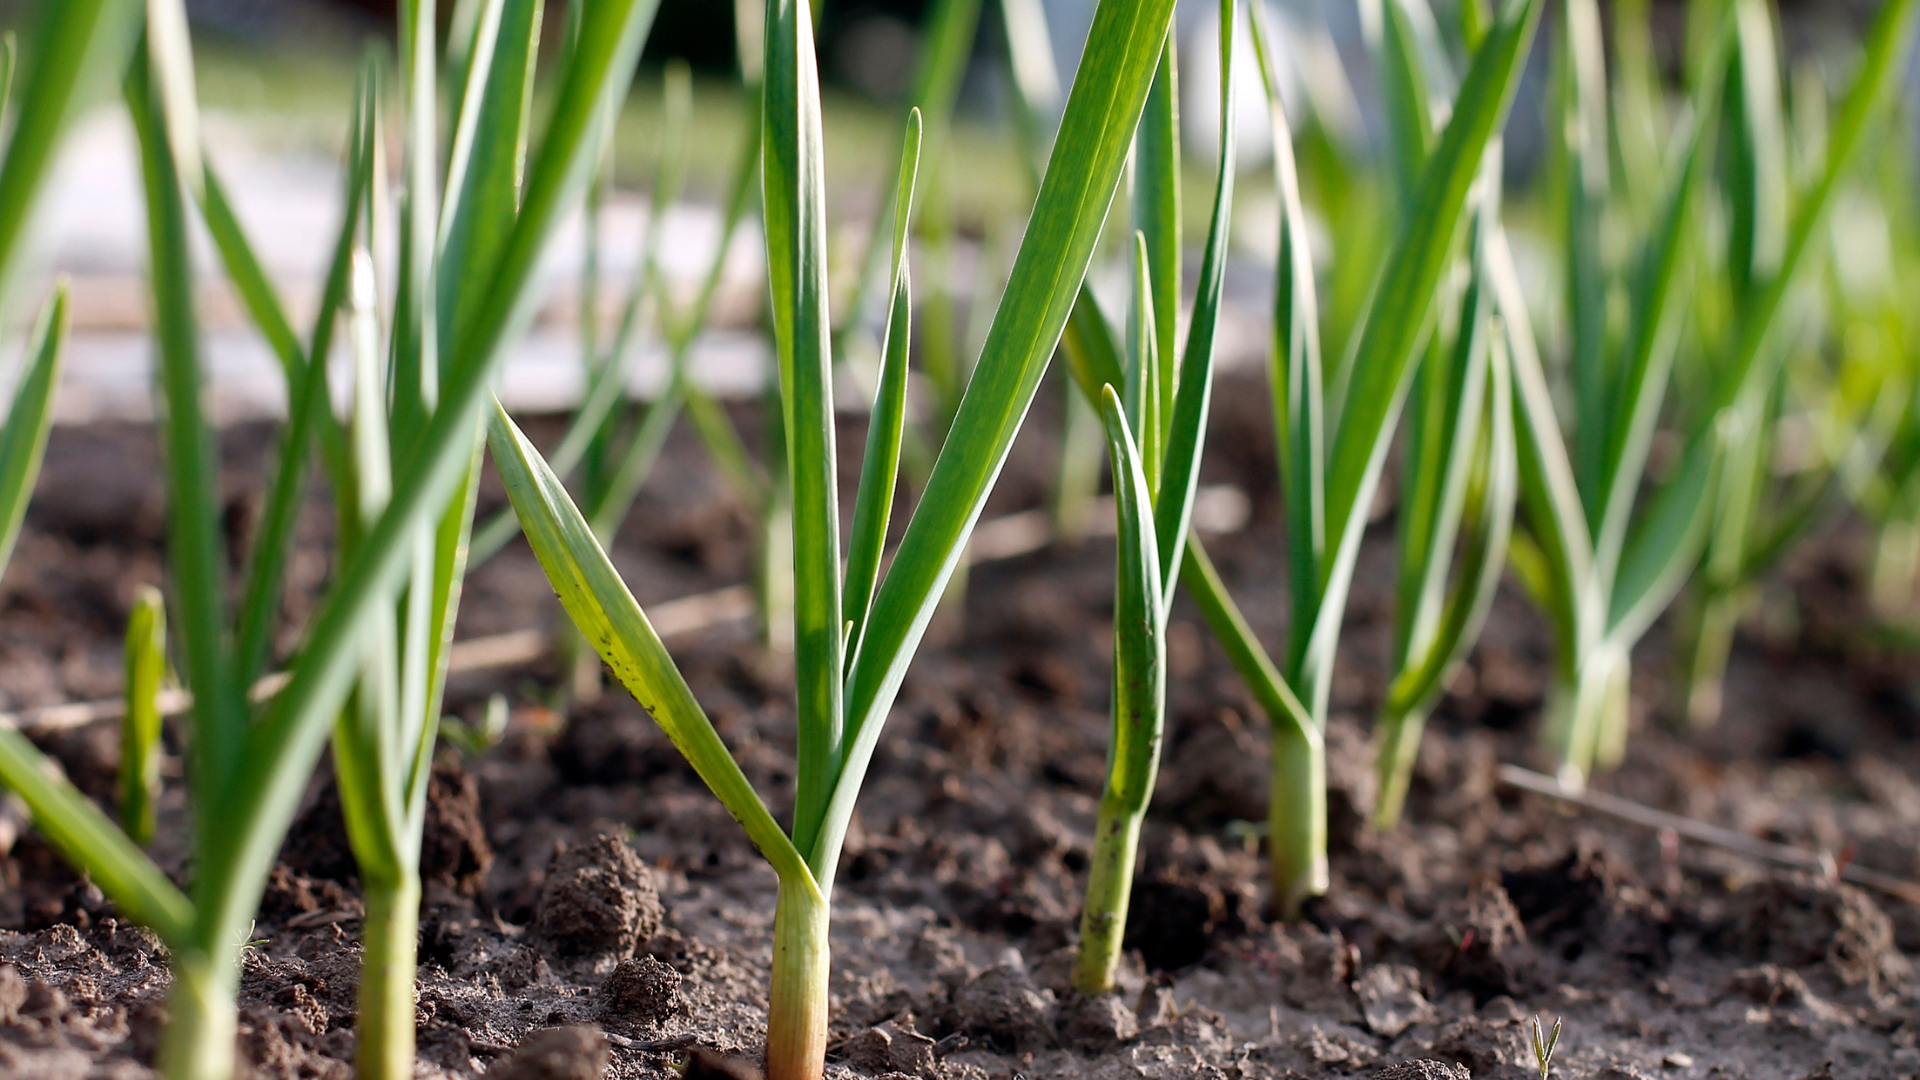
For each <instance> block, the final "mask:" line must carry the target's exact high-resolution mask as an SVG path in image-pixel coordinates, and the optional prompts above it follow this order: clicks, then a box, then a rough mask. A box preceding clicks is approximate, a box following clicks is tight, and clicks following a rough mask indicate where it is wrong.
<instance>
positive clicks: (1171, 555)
mask: <svg viewBox="0 0 1920 1080" xmlns="http://www.w3.org/2000/svg"><path fill="white" fill-rule="evenodd" d="M1235 23H1236V4H1235V3H1234V2H1233V0H1222V3H1221V4H1220V99H1221V100H1222V101H1223V102H1232V101H1233V100H1234V95H1233V88H1234V82H1233V51H1234V45H1235V41H1236V37H1237V31H1236V29H1235ZM1236 119H1237V118H1236V117H1235V115H1234V110H1233V109H1232V108H1231V107H1230V106H1229V107H1224V108H1222V109H1221V110H1220V160H1219V163H1218V165H1217V171H1216V173H1215V176H1216V178H1217V179H1216V180H1215V181H1214V190H1213V214H1212V216H1211V218H1210V219H1209V221H1208V225H1207V246H1206V249H1205V250H1204V252H1203V253H1202V254H1201V256H1200V283H1199V286H1198V287H1197V289H1196V290H1195V292H1194V298H1193V317H1192V319H1191V321H1190V322H1189V324H1188V327H1187V348H1186V352H1185V354H1184V355H1183V356H1182V357H1181V361H1180V366H1179V371H1178V373H1177V375H1176V376H1175V380H1176V385H1177V390H1176V392H1175V394H1174V397H1173V400H1172V402H1171V403H1170V406H1169V415H1168V416H1167V439H1166V449H1165V451H1164V453H1165V461H1164V462H1163V464H1162V465H1161V468H1160V487H1159V491H1158V492H1157V494H1156V495H1155V503H1154V510H1153V517H1154V523H1155V525H1156V526H1157V529H1158V532H1157V535H1158V537H1159V541H1160V580H1161V581H1162V582H1163V583H1165V585H1166V587H1165V593H1166V596H1167V597H1168V598H1171V596H1172V595H1173V588H1172V583H1173V582H1176V581H1178V580H1179V573H1180V564H1181V563H1182V562H1183V561H1184V559H1185V553H1184V551H1183V550H1182V549H1183V548H1184V547H1185V545H1186V540H1187V525H1188V523H1189V522H1190V521H1191V520H1192V518H1193V496H1194V492H1195V491H1196V490H1197V489H1198V488H1199V486H1200V457H1201V449H1202V447H1203V446H1205V444H1206V437H1207V416H1208V413H1209V412H1210V411H1211V406H1212V403H1213V360H1214V334H1215V331H1216V330H1217V329H1218V328H1219V323H1220V298H1221V293H1222V290H1223V288H1224V287H1225V283H1226V266H1227V242H1228V239H1229V238H1230V236H1231V235H1232V233H1231V231H1230V230H1231V222H1232V217H1233V179H1234V173H1235V172H1236V171H1237V170H1238V168H1239V161H1238V158H1237V155H1236V150H1237V148H1236V141H1237V138H1238V135H1237V132H1238V126H1239V125H1238V124H1237V123H1236V122H1235V121H1236Z"/></svg>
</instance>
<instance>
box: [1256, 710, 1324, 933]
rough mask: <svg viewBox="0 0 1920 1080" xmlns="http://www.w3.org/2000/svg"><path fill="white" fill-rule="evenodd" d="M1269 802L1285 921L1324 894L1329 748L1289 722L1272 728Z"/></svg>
mask: <svg viewBox="0 0 1920 1080" xmlns="http://www.w3.org/2000/svg"><path fill="white" fill-rule="evenodd" d="M1272 758H1273V777H1272V784H1271V788H1270V794H1269V796H1268V802H1267V844H1268V847H1269V849H1270V851H1271V858H1272V872H1273V902H1274V904H1275V906H1277V907H1278V908H1279V910H1280V912H1281V913H1282V914H1283V915H1284V916H1286V917H1287V918H1294V917H1295V916H1297V915H1299V913H1300V905H1301V904H1303V903H1304V902H1305V901H1306V900H1307V898H1308V897H1311V896H1319V895H1321V894H1322V893H1324V892H1326V891H1327V886H1328V878H1329V871H1328V869H1327V744H1326V741H1325V740H1324V739H1322V738H1321V737H1320V736H1319V734H1318V733H1317V732H1313V733H1310V732H1307V731H1306V730H1304V729H1302V728H1301V727H1300V726H1299V725H1296V724H1293V723H1277V724H1274V725H1273V754H1272Z"/></svg>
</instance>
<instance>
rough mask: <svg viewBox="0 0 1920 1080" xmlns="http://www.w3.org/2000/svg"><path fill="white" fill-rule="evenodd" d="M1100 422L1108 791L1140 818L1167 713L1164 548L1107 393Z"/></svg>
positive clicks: (1120, 415)
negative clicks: (1113, 546) (1105, 509)
mask: <svg viewBox="0 0 1920 1080" xmlns="http://www.w3.org/2000/svg"><path fill="white" fill-rule="evenodd" d="M1101 405H1102V408H1101V410H1100V412H1101V419H1102V420H1103V421H1104V423H1105V426H1106V433H1107V452H1108V455H1109V460H1110V461H1111V462H1112V465H1113V489H1114V500H1113V501H1114V512H1115V516H1116V518H1117V521H1118V526H1119V528H1118V537H1119V544H1118V547H1119V552H1118V554H1117V556H1116V557H1115V574H1116V579H1115V583H1114V593H1113V625H1114V631H1113V646H1114V650H1113V735H1112V739H1113V741H1112V745H1111V746H1109V748H1108V751H1107V760H1108V761H1109V762H1110V763H1111V764H1110V769H1109V773H1108V776H1107V790H1106V792H1105V794H1104V795H1103V796H1102V798H1103V799H1104V800H1107V801H1110V802H1111V803H1112V805H1114V806H1117V807H1122V808H1125V809H1126V810H1127V811H1131V812H1134V813H1138V812H1139V811H1141V810H1144V809H1146V805H1147V800H1148V799H1149V798H1151V797H1152V795H1153V781H1154V776H1155V774H1156V772H1157V771H1158V768H1159V765H1160V745H1159V744H1160V734H1161V731H1160V729H1161V723H1162V719H1163V716H1164V714H1165V712H1166V692H1167V688H1166V665H1165V663H1164V662H1163V661H1164V657H1165V655H1166V644H1165V642H1164V640H1163V637H1164V632H1165V628H1166V627H1165V624H1166V617H1165V615H1164V611H1165V605H1164V603H1163V602H1162V600H1161V593H1160V583H1161V579H1160V542H1159V540H1158V539H1157V538H1156V537H1155V536H1154V523H1153V492H1152V489H1151V488H1149V487H1148V485H1147V475H1146V472H1145V470H1144V469H1143V468H1142V463H1141V461H1140V454H1139V451H1138V450H1137V449H1136V448H1135V447H1134V443H1133V434H1132V432H1131V431H1129V430H1128V427H1127V418H1126V409H1125V407H1124V406H1122V405H1121V403H1120V396H1119V394H1117V393H1116V392H1115V391H1114V389H1113V388H1112V387H1111V386H1109V387H1107V388H1106V390H1105V393H1104V394H1103V395H1102V397H1101Z"/></svg>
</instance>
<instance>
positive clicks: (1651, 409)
mask: <svg viewBox="0 0 1920 1080" xmlns="http://www.w3.org/2000/svg"><path fill="white" fill-rule="evenodd" d="M1731 43H1732V32H1731V25H1730V24H1729V25H1728V26H1727V27H1726V28H1725V29H1724V30H1723V31H1722V33H1721V36H1720V43H1719V45H1718V47H1717V48H1718V50H1719V51H1720V52H1721V54H1722V55H1724V52H1725V50H1727V49H1730V48H1731V47H1732V44H1731ZM1723 69H1724V65H1716V66H1715V67H1713V68H1711V69H1709V72H1708V75H1707V77H1706V79H1705V80H1704V81H1703V82H1702V83H1700V84H1699V85H1698V86H1696V87H1695V88H1694V94H1693V96H1692V100H1691V109H1690V113H1691V119H1690V123H1691V124H1692V127H1691V130H1690V132H1688V133H1687V135H1686V138H1685V140H1684V143H1683V145H1684V146H1685V147H1686V149H1685V152H1684V154H1683V156H1682V157H1681V158H1680V160H1679V163H1678V169H1677V171H1676V173H1675V176H1674V178H1673V180H1672V181H1670V182H1669V184H1668V186H1667V197H1666V202H1665V206H1664V208H1663V210H1662V212H1661V216H1660V223H1659V226H1658V227H1657V228H1656V229H1655V230H1654V231H1653V232H1652V233H1651V234H1650V236H1649V238H1648V242H1647V247H1646V249H1645V251H1644V252H1642V255H1641V266H1640V271H1639V278H1638V282H1637V284H1636V289H1635V295H1634V298H1633V306H1632V310H1633V319H1634V325H1633V328H1632V330H1631V334H1632V337H1631V338H1630V342H1631V344H1630V347H1629V350H1628V353H1627V357H1626V364H1625V366H1624V367H1623V368H1622V369H1621V371H1620V373H1619V375H1618V379H1619V381H1618V383H1617V384H1616V385H1614V386H1613V387H1612V388H1610V389H1608V390H1606V392H1607V393H1609V394H1610V395H1611V398H1610V400H1611V404H1610V406H1609V407H1608V409H1607V415H1608V418H1609V419H1608V422H1610V423H1611V424H1612V425H1613V430H1612V431H1611V432H1610V433H1609V435H1608V439H1607V443H1606V447H1605V451H1606V453H1605V457H1604V459H1603V462H1602V464H1601V466H1600V477H1601V481H1600V482H1601V491H1602V493H1603V494H1602V501H1601V502H1600V503H1599V504H1598V506H1599V517H1597V518H1591V519H1589V527H1590V528H1591V529H1592V530H1593V532H1594V544H1595V545H1596V546H1595V556H1594V562H1595V567H1596V569H1597V571H1598V572H1599V573H1600V575H1601V581H1602V587H1603V588H1605V587H1606V585H1605V583H1606V582H1610V581H1612V579H1613V575H1614V572H1615V568H1616V566H1617V565H1618V562H1619V558H1620V549H1621V546H1622V545H1623V544H1624V543H1625V542H1626V535H1627V528H1628V525H1629V522H1630V520H1631V518H1632V515H1633V506H1634V500H1635V498H1636V497H1637V495H1638V493H1639V490H1640V481H1641V478H1642V476H1643V474H1644V473H1645V471H1646V461H1647V454H1648V452H1649V451H1650V450H1651V448H1652V446H1653V436H1654V428H1655V424H1656V423H1657V422H1658V420H1659V418H1660V408H1661V404H1662V402H1663V401H1664V400H1665V398H1666V393H1667V384H1668V380H1669V376H1670V374H1671V372H1672V369H1673V361H1674V352H1675V349H1676V348H1677V340H1676V339H1677V337H1678V334H1679V325H1678V322H1679V318H1678V307H1679V304H1680V303H1681V299H1682V283H1683V277H1682V275H1683V273H1684V271H1685V267H1686V265H1687V258H1686V253H1687V250H1688V248H1687V241H1688V234H1689V231H1690V230H1689V229H1688V228H1687V221H1688V216H1689V215H1690V214H1691V213H1692V212H1693V210H1692V208H1693V206H1694V205H1695V203H1696V202H1697V201H1698V200H1699V198H1700V192H1701V190H1702V188H1703V187H1704V186H1705V183H1706V172H1707V169H1708V168H1709V166H1710V164H1711V162H1712V159H1713V147H1714V141H1713V134H1714V130H1715V129H1716V128H1717V127H1718V124H1717V120H1718V116H1719V110H1720V104H1721V102H1722V100H1723V99H1724V97H1725V91H1724V87H1723V82H1724V80H1723V79H1722V77H1721V72H1722V71H1723ZM1682 130H1683V131H1685V130H1686V129H1685V128H1683V129H1682Z"/></svg>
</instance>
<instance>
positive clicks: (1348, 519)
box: [1298, 0, 1541, 710]
mask: <svg viewBox="0 0 1920 1080" xmlns="http://www.w3.org/2000/svg"><path fill="white" fill-rule="evenodd" d="M1540 9H1541V4H1540V3H1539V0H1512V2H1510V3H1508V4H1507V5H1506V7H1505V8H1504V9H1503V10H1502V12H1501V14H1500V16H1499V18H1498V20H1497V21H1496V22H1495V24H1494V26H1493V28H1492V29H1491V30H1489V31H1488V32H1487V36H1486V39H1485V40H1484V41H1483V42H1482V43H1481V46H1480V51H1479V52H1478V53H1477V54H1476V55H1475V57H1474V61H1473V67H1472V69H1471V70H1470V71H1469V73H1468V75H1467V80H1466V82H1465V84H1464V85H1463V86H1462V87H1461V90H1460V95H1459V99H1458V101H1457V102H1456V103H1455V106H1454V111H1453V116H1452V119H1451V120H1450V121H1449V122H1448V124H1447V127H1446V130H1445V131H1444V132H1443V133H1442V135H1441V138H1440V143H1439V146H1438V148H1437V149H1436V150H1435V151H1434V153H1433V155H1432V157H1431V158H1430V159H1429V161H1428V163H1427V167H1426V170H1425V173H1424V175H1423V176H1422V179H1421V183H1420V188H1419V193H1418V195H1417V197H1416V199H1415V206H1414V210H1413V212H1412V213H1411V214H1410V215H1409V216H1408V218H1407V220H1406V222H1405V223H1403V225H1402V228H1401V234H1400V238H1399V239H1398V240H1397V241H1396V242H1395V243H1394V245H1393V248H1392V251H1391V253H1390V254H1389V256H1388V261H1387V265H1386V268H1385V270H1384V272H1383V275H1382V278H1381V281H1380V285H1379V288H1378V290H1377V292H1376V294H1375V297H1374V301H1373V305H1372V308H1371V313H1370V315H1369V317H1368V319H1367V323H1366V327H1365V329H1364V330H1363V331H1362V336H1361V339H1360V342H1359V345H1358V347H1357V351H1356V353H1355V358H1354V362H1353V367H1352V368H1351V379H1350V380H1349V386H1348V390H1347V393H1346V394H1345V395H1344V406H1343V411H1342V412H1341V415H1340V418H1339V422H1338V424H1337V425H1336V427H1335V430H1334V432H1333V435H1332V445H1331V446H1330V447H1329V453H1328V457H1327V486H1326V499H1327V516H1326V521H1327V557H1326V558H1325V559H1324V560H1323V561H1322V565H1321V566H1320V568H1319V570H1320V593H1321V595H1319V596H1317V597H1316V599H1317V601H1318V609H1317V611H1316V612H1315V614H1314V619H1313V622H1312V624H1311V626H1312V630H1311V638H1310V640H1308V642H1307V643H1306V645H1305V648H1304V651H1302V652H1300V653H1299V654H1298V655H1300V656H1302V657H1303V661H1304V663H1305V665H1306V666H1305V670H1307V671H1309V672H1310V673H1311V683H1312V690H1311V695H1312V696H1313V697H1314V698H1315V702H1316V703H1315V708H1316V710H1318V709H1319V708H1320V707H1321V705H1322V704H1323V703H1324V700H1325V698H1324V695H1325V694H1327V693H1328V692H1329V691H1330V688H1331V680H1330V675H1331V671H1332V664H1333V654H1334V652H1335V648H1336V643H1337V641H1338V637H1339V626H1340V623H1341V619H1342V615H1343V613H1344V608H1345V606H1346V590H1347V587H1348V585H1349V584H1350V582H1351V574H1352V567H1353V565H1354V560H1355V559H1356V558H1358V555H1359V548H1360V535H1361V533H1362V532H1363V531H1364V529H1363V526H1364V524H1365V520H1366V514H1367V510H1368V507H1369V506H1370V505H1371V503H1372V501H1373V496H1374V492H1375V489H1376V487H1377V486H1378V484H1379V479H1380V473H1381V470H1382V468H1383V467H1384V466H1385V463H1386V455H1387V448H1388V446H1389V445H1390V443H1391V441H1392V432H1393V421H1394V419H1395V418H1396V416H1397V414H1398V413H1399V410H1400V407H1401V405H1402V403H1403V402H1404V400H1405V397H1406V391H1407V386H1408V383H1409V378H1408V376H1409V374H1410V372H1411V368H1412V365H1413V362H1414V357H1415V352H1416V349H1417V346H1418V345H1419V342H1420V339H1421V335H1422V333H1423V332H1424V330H1425V328H1426V325H1427V320H1428V318H1429V310H1430V305H1431V302H1432V298H1433V297H1434V296H1435V295H1436V293H1437V290H1438V286H1439V283H1440V278H1441V275H1442V274H1443V273H1444V272H1445V270H1446V267H1447V265H1448V262H1449V259H1450V257H1451V254H1452V249H1453V244H1454V237H1455V236H1456V235H1457V234H1458V231H1459V229H1460V225H1461V221H1462V220H1463V218H1464V216H1465V215H1464V211H1465V208H1466V202H1467V196H1468V193H1469V190H1470V189H1471V188H1472V186H1473V183H1474V180H1475V178H1476V176H1478V175H1479V173H1480V171H1481V165H1482V161H1483V158H1484V155H1485V152H1486V149H1487V146H1488V143H1489V141H1490V140H1491V139H1492V138H1493V136H1494V135H1495V133H1496V132H1497V130H1498V128H1499V127H1500V125H1501V124H1502V122H1503V121H1504V119H1505V117H1506V111H1507V105H1508V104H1509V102H1510V101H1511V100H1512V97H1513V92H1514V89H1515V87H1516V86H1517V85H1518V82H1519V74H1520V70H1521V68H1522V66H1523V65H1522V61H1523V60H1524V58H1525V56H1526V54H1527V51H1528V46H1529V44H1530V43H1531V41H1532V37H1533V30H1534V27H1535V25H1536V24H1537V22H1538V21H1539V14H1540Z"/></svg>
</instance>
